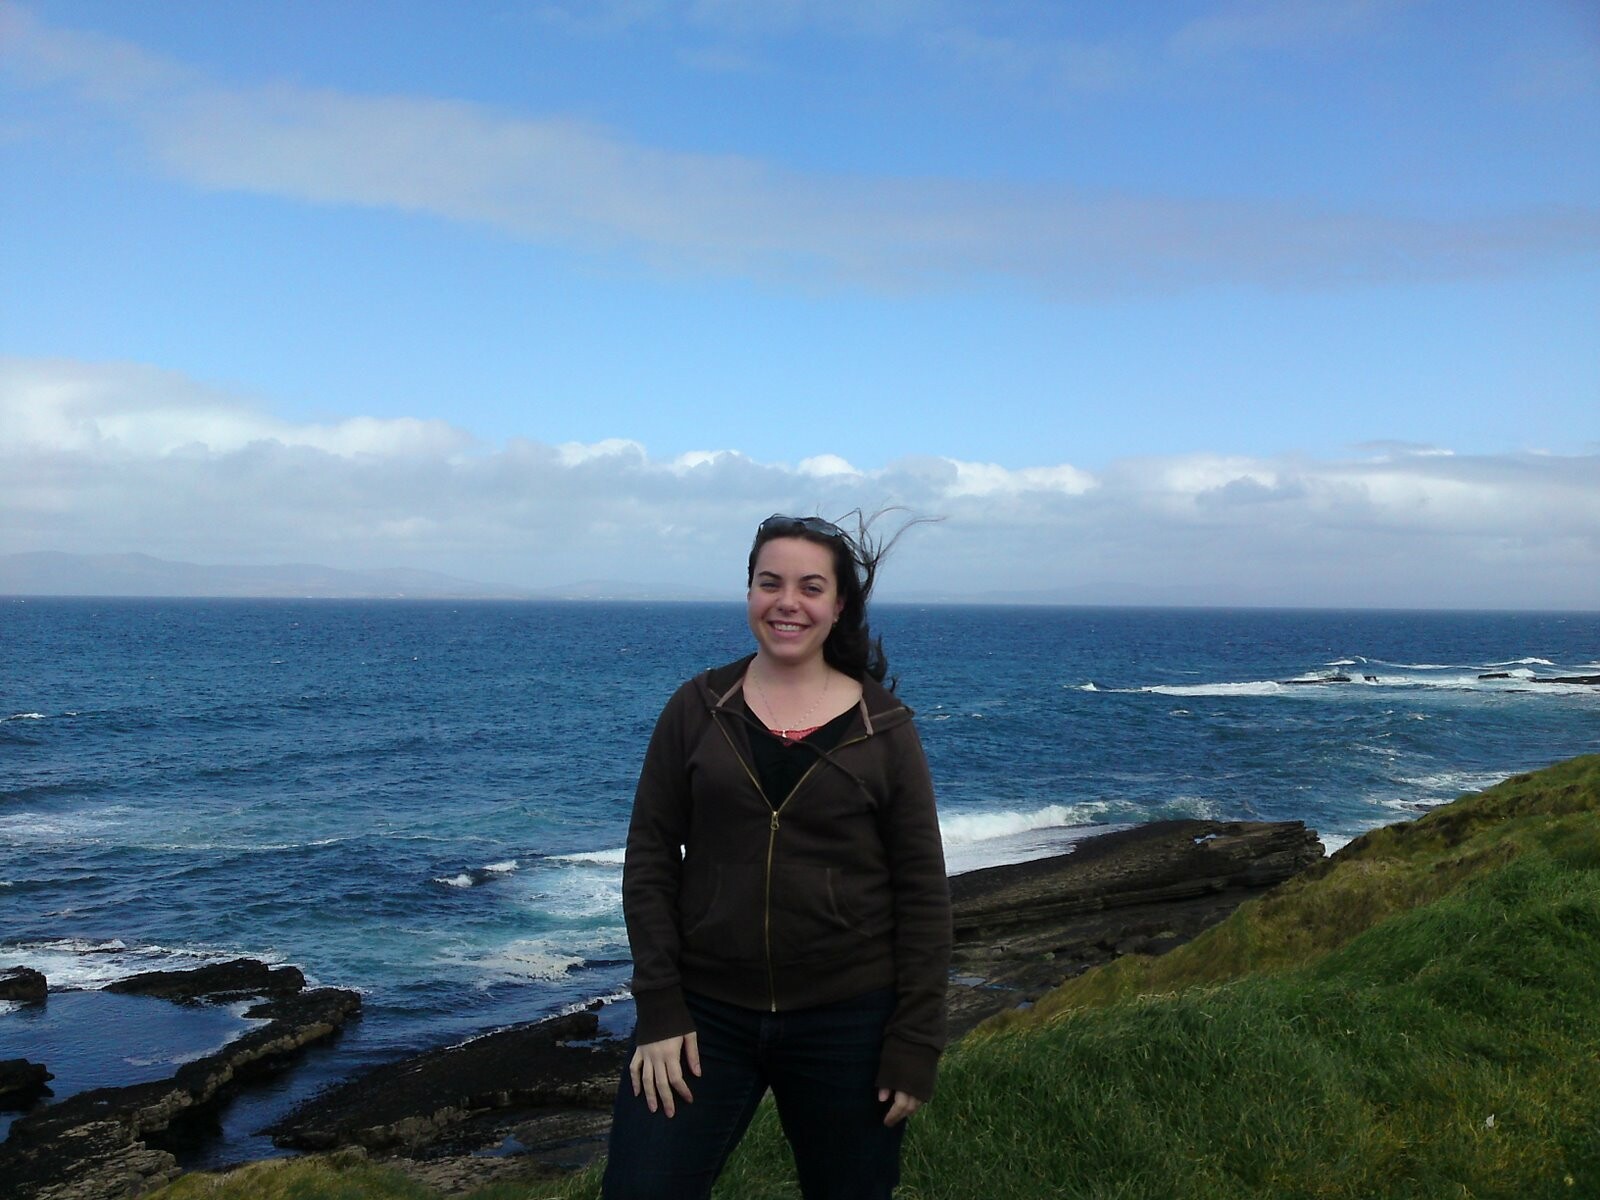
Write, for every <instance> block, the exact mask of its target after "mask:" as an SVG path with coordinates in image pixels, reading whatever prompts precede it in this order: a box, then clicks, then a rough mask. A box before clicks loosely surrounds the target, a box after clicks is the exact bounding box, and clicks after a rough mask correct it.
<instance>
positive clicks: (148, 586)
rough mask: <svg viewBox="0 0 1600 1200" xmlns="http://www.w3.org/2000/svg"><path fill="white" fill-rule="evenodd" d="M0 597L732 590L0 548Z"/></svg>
mask: <svg viewBox="0 0 1600 1200" xmlns="http://www.w3.org/2000/svg"><path fill="white" fill-rule="evenodd" d="M0 596H133V597H137V596H174V597H196V598H206V597H233V598H237V599H246V598H256V599H296V598H298V599H326V600H702V601H703V600H712V601H716V600H723V601H730V602H733V601H737V600H738V599H739V596H738V594H737V593H733V594H728V593H726V592H722V593H719V592H710V591H706V590H703V589H702V590H694V589H690V588H685V587H681V586H677V585H673V584H663V583H657V584H648V583H632V582H626V581H623V580H615V579H586V580H581V581H579V582H577V583H568V584H563V585H562V586H560V587H551V588H516V587H510V586H507V585H504V584H494V583H480V582H478V581H476V580H472V579H459V578H457V577H455V576H453V575H443V574H440V573H439V572H437V571H417V570H411V569H409V568H405V567H389V568H374V569H370V570H349V569H344V568H340V567H325V566H320V565H318V564H315V563H282V564H279V565H276V566H267V567H249V566H238V565H222V566H214V565H213V566H208V565H203V564H200V563H189V562H173V561H171V560H169V559H164V558H153V557H151V556H150V555H148V554H63V553H58V552H55V551H32V552H28V553H23V554H0ZM883 599H884V600H885V602H887V603H893V604H1023V605H1028V604H1032V605H1039V604H1055V605H1084V606H1095V607H1100V606H1105V607H1112V606H1118V605H1137V606H1147V607H1151V608H1158V607H1163V606H1167V605H1182V604H1204V603H1205V601H1204V600H1201V599H1199V598H1197V597H1195V596H1193V595H1192V594H1187V595H1186V594H1185V591H1184V589H1181V588H1177V587H1165V588H1158V587H1141V586H1138V585H1129V584H1121V585H1118V584H1081V585H1077V586H1074V587H1069V588H1050V589H1040V590H1035V591H1002V590H992V591H986V592H968V593H965V594H962V593H952V592H932V591H920V590H906V591H899V590H896V591H894V592H892V593H890V594H887V595H885V596H884V597H883Z"/></svg>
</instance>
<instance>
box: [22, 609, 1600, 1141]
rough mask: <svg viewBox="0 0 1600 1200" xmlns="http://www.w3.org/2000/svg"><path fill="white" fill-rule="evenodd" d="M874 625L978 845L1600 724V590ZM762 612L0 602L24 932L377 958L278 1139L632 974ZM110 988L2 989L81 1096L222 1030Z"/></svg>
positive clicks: (1428, 769)
mask: <svg viewBox="0 0 1600 1200" xmlns="http://www.w3.org/2000/svg"><path fill="white" fill-rule="evenodd" d="M876 625H877V628H878V630H879V631H880V632H881V633H882V634H883V635H884V639H885V643H886V645H887V648H888V651H889V656H890V662H891V668H892V672H893V673H894V674H895V675H897V676H898V677H899V679H900V692H901V694H902V695H903V696H904V697H905V699H906V700H907V702H908V703H909V704H911V706H912V707H913V708H915V709H916V710H917V711H918V714H919V726H920V729H921V732H922V736H923V741H924V743H925V745H926V747H927V751H928V757H929V760H930V764H931V766H932V768H933V772H934V778H935V781H936V784H937V786H938V789H939V796H940V805H941V812H942V820H943V826H944V830H945V837H946V844H947V852H948V855H949V858H950V861H951V865H952V868H953V869H961V868H966V867H971V866H975V865H982V864H984V863H992V862H1000V861H1010V860H1017V859H1022V858H1026V857H1030V856H1034V855H1037V854H1041V853H1049V852H1053V851H1055V850H1058V849H1061V848H1063V847H1065V846H1068V845H1070V844H1071V842H1072V841H1073V840H1074V839H1075V838H1077V837H1080V836H1082V835H1083V833H1084V827H1085V826H1089V825H1093V826H1104V825H1106V824H1119V823H1129V822H1137V821H1145V820H1150V819H1153V818H1159V817H1167V816H1202V817H1213V818H1250V819H1283V818H1292V819H1299V820H1304V821H1306V822H1307V823H1308V824H1309V825H1310V826H1312V827H1313V828H1315V829H1317V830H1318V831H1319V832H1321V833H1322V834H1323V835H1324V840H1325V842H1326V843H1328V844H1329V845H1330V846H1336V845H1338V844H1342V843H1343V842H1344V841H1345V840H1348V838H1350V837H1351V836H1354V835H1355V834H1357V833H1359V832H1360V831H1362V830H1364V829H1367V828H1370V827H1372V826H1374V825H1378V824H1383V823H1386V822H1389V821H1393V820H1398V819H1403V818H1406V817H1409V816H1412V815H1415V814H1416V813H1417V812H1419V811H1421V810H1423V809H1425V808H1427V807H1428V806H1430V805H1434V804H1438V803H1442V802H1444V801H1447V800H1450V799H1453V798H1454V797H1455V796H1457V795H1459V794H1460V793H1462V792H1464V791H1468V790H1472V789H1476V788H1480V787H1483V786H1486V785H1488V784H1490V783H1492V782H1494V781H1496V780H1499V779H1502V778H1504V777H1506V776H1507V775H1511V774H1514V773H1516V772H1519V771H1522V770H1527V769H1531V768H1535V767H1539V766H1543V765H1545V764H1548V763H1550V762H1553V761H1556V760H1558V759H1561V758H1565V757H1569V756H1571V755H1574V754H1579V753H1587V752H1592V751H1594V750H1596V749H1600V736H1597V735H1600V688H1596V687H1590V686H1583V685H1566V684H1551V683H1541V682H1539V680H1540V679H1542V678H1544V679H1547V678H1551V677H1554V676H1557V675H1574V674H1595V673H1600V663H1597V661H1596V660H1597V657H1600V614H1577V613H1566V614H1527V613H1521V614H1504V613H1417V612H1393V613H1383V612H1309V611H1268V610H1247V611H1211V610H1205V611H1202V610H1171V609H1164V610H1137V609H1082V608H1000V607H985V608H978V607H970V608H966V607H946V606H928V607H916V606H895V605H886V606H883V607H881V608H880V609H879V610H877V612H876ZM749 645H750V635H749V633H748V631H747V630H746V629H745V627H744V617H743V609H742V606H741V605H739V604H621V603H619V604H576V603H543V604H541V603H493V602H477V603H461V602H438V603H429V602H338V601H223V600H210V601H181V600H101V599H80V600H40V599H10V600H0V967H5V966H10V965H16V964H19V963H21V964H26V965H30V966H33V967H36V968H38V969H40V970H43V971H44V972H45V973H46V975H47V976H49V978H50V980H51V982H52V985H53V986H56V987H90V986H95V985H98V984H102V983H105V982H108V981H110V980H112V979H115V978H118V977H121V976H123V975H127V974H131V973H133V972H136V971H141V970H149V969H154V968H163V967H173V966H180V965H185V964H195V963H198V962H200V961H206V960H212V959H220V958H226V957H234V956H237V955H250V956H253V957H258V958H264V959H267V960H269V961H273V962H289V963H295V964H297V965H299V966H300V967H301V968H302V969H303V970H304V971H305V972H306V974H307V975H308V976H309V977H311V978H312V979H313V980H314V981H316V982H318V983H322V984H330V985H338V986H343V987H354V988H358V989H360V990H361V991H362V992H363V993H364V995H365V1015H364V1017H363V1018H362V1020H361V1021H360V1022H359V1023H357V1024H356V1025H354V1026H352V1027H350V1028H349V1029H348V1030H347V1031H346V1032H345V1033H344V1034H343V1035H342V1036H341V1038H340V1039H339V1040H338V1042H337V1043H336V1044H335V1045H333V1046H331V1047H328V1048H326V1049H324V1050H320V1051H318V1052H316V1053H315V1054H313V1055H311V1056H310V1058H309V1059H308V1061H307V1063H306V1064H305V1065H304V1066H303V1067H302V1068H301V1069H300V1070H298V1071H296V1072H295V1073H294V1074H293V1075H292V1076H291V1077H289V1078H286V1079H284V1080H282V1081H280V1082H279V1083H278V1084H277V1085H275V1086H274V1087H273V1088H272V1089H269V1090H267V1091H265V1092H262V1093H259V1094H257V1095H255V1096H252V1097H250V1098H249V1099H247V1100H245V1101H242V1102H240V1103H238V1104H236V1105H235V1106H234V1108H233V1109H231V1110H230V1112H229V1114H228V1116H227V1133H228V1137H227V1141H226V1143H225V1144H224V1148H223V1149H222V1150H221V1151H219V1152H218V1153H219V1154H221V1155H222V1156H224V1157H226V1156H234V1157H237V1156H239V1155H243V1154H260V1153H265V1152H268V1147H266V1146H265V1144H264V1143H263V1142H261V1141H260V1140H259V1139H254V1138H252V1136H251V1133H252V1131H253V1130H254V1129H255V1128H258V1127H259V1126H260V1125H261V1124H263V1123H265V1121H266V1120H269V1119H270V1118H271V1117H272V1116H273V1115H276V1113H277V1112H278V1111H281V1110H282V1109H283V1108H284V1107H286V1106H287V1105H288V1104H289V1103H291V1102H292V1101H293V1100H295V1099H296V1098H298V1097H299V1096H303V1095H305V1094H307V1093H308V1092H309V1091H310V1090H312V1089H313V1088H315V1087H317V1086H320V1085H321V1084H322V1083H325V1082H327V1081H329V1080H331V1079H335V1078H338V1077H341V1076H343V1075H345V1074H348V1073H350V1072H351V1071H353V1070H356V1069H359V1068H360V1067H362V1066H365V1065H368V1064H370V1063H374V1062H377V1061H381V1060H384V1059H387V1058H391V1057H393V1056H395V1055H396V1054H399V1053H401V1052H404V1051H409V1050H414V1049H420V1048H423V1047H426V1046H430V1045H437V1044H440V1043H443V1042H447V1041H454V1040H458V1039H460V1038H463V1037H466V1036H469V1035H471V1034H473V1033H476V1032H479V1031H483V1030H486V1029H489V1028H494V1027H497V1026H501V1025H504V1024H508V1023H511V1022H514V1021H523V1020H530V1019H534V1018H537V1017H539V1016H543V1015H546V1014H549V1013H552V1012H556V1011H560V1010H562V1009H564V1008H567V1007H570V1006H573V1005H576V1004H581V1003H583V1002H585V1001H588V1000H590V999H592V998H594V997H619V996H622V995H624V994H625V988H626V980H627V974H628V966H627V943H626V937H625V934H624V931H623V927H622V919H621V912H620V900H619V898H620V881H621V846H622V842H623V835H624V830H625V827H626V823H627V817H628V807H629V802H630V799H631V795H632V788H633V780H634V776H635V774H636V772H637V770H638V765H639V760H640V757H641V756H642V753H643V748H644V744H645V741H646V739H647V737H648V735H649V731H650V728H651V725H652V723H653V722H654V719H655V715H656V713H657V711H658V710H659V708H660V706H661V704H662V703H663V702H664V700H665V699H666V697H667V696H668V695H669V694H670V693H671V691H672V690H673V688H674V687H676V686H677V684H678V683H679V682H680V681H681V680H682V679H684V678H686V677H687V676H689V675H691V674H693V673H694V672H695V671H697V670H699V669H701V668H702V667H705V666H708V665H712V664H715V663H720V662H723V661H726V660H728V659H731V658H733V657H735V656H737V655H739V654H742V653H744V652H746V650H747V649H748V648H749ZM1484 676H1494V677H1492V678H1484ZM106 1000H107V1001H109V997H107V998H106ZM91 1002H94V1001H85V1000H83V999H81V998H80V999H76V1000H74V1001H71V1002H68V1003H63V1004H59V1005H58V1004H57V1003H56V1002H55V1001H54V1000H52V1001H51V1003H50V1004H48V1005H46V1006H45V1008H44V1009H43V1010H40V1009H39V1008H37V1007H33V1008H30V1009H22V1008H15V1007H13V1008H12V1009H10V1010H9V1011H6V1010H5V1007H4V1006H3V1005H0V1058H8V1057H16V1056H19V1055H24V1056H29V1057H33V1058H35V1059H39V1058H44V1059H45V1061H47V1063H48V1064H49V1065H50V1066H51V1068H52V1069H53V1070H55V1071H56V1074H57V1076H58V1079H57V1081H56V1084H55V1088H56V1093H57V1095H58V1096H63V1095H66V1094H69V1093H70V1092H71V1091H74V1090H79V1089H81V1088H83V1087H87V1086H94V1085H97V1084H101V1083H109V1082H119V1083H120V1082H127V1081H129V1079H130V1077H138V1075H139V1073H140V1072H141V1071H146V1072H148V1074H149V1076H154V1075H159V1074H165V1073H168V1072H170V1069H171V1061H172V1060H173V1059H174V1058H179V1057H183V1056H185V1055H192V1054H198V1053H204V1052H205V1051H206V1050H208V1049H211V1048H213V1045H214V1044H215V1043H216V1042H217V1040H218V1039H219V1038H220V1037H223V1036H226V1032H225V1031H222V1030H220V1029H219V1027H216V1026H202V1025H199V1024H195V1025H192V1026H190V1027H188V1028H189V1029H190V1030H191V1032H190V1034H189V1035H187V1036H188V1040H184V1039H182V1038H179V1037H178V1036H177V1034H176V1033H175V1032H170V1033H168V1032H164V1033H163V1034H162V1036H161V1038H159V1039H156V1040H157V1041H159V1042H160V1043H161V1044H162V1045H164V1046H165V1047H166V1050H165V1051H157V1050H152V1049H151V1048H150V1044H149V1043H150V1042H151V1038H150V1037H149V1036H148V1035H149V1027H148V1023H147V1022H146V1021H145V1019H144V1018H142V1017H141V1018H137V1019H135V1018H132V1017H129V1016H128V1015H127V1014H126V1013H120V1012H119V1013H118V1014H115V1015H113V1016H110V1017H106V1016H105V1015H104V1014H101V1016H100V1018H98V1019H99V1020H100V1022H101V1025H102V1028H111V1029H125V1031H126V1032H127V1038H126V1039H121V1038H119V1037H116V1036H113V1037H100V1038H96V1039H92V1043H93V1044H85V1042H84V1041H83V1039H82V1038H81V1037H79V1038H77V1039H76V1040H75V1039H74V1037H73V1035H72V1030H73V1029H74V1028H75V1027H81V1025H82V1024H83V1022H84V1019H85V1016H84V1013H85V1011H86V1010H84V1009H83V1008H82V1007H81V1006H82V1005H83V1004H85V1003H91ZM74 1005H78V1006H79V1007H74ZM619 1011H621V1010H619ZM150 1019H151V1020H154V1019H157V1018H150ZM218 1019H219V1020H224V1019H225V1020H227V1021H237V1017H235V1016H233V1015H230V1014H222V1015H221V1016H219V1018H218ZM618 1019H619V1020H620V1019H622V1018H621V1017H619V1018H618ZM124 1041H126V1042H127V1044H124Z"/></svg>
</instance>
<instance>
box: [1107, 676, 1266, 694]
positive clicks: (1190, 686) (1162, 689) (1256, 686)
mask: <svg viewBox="0 0 1600 1200" xmlns="http://www.w3.org/2000/svg"><path fill="white" fill-rule="evenodd" d="M1137 690H1138V691H1141V692H1147V693H1149V694H1151V695H1155V696H1276V695H1278V694H1279V693H1280V692H1284V691H1287V690H1288V689H1287V688H1286V687H1285V686H1284V685H1283V684H1281V683H1277V682H1274V681H1273V680H1268V679H1263V680H1258V681H1256V682H1253V683H1158V684H1154V685H1152V686H1149V687H1142V688H1138V689H1137Z"/></svg>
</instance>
